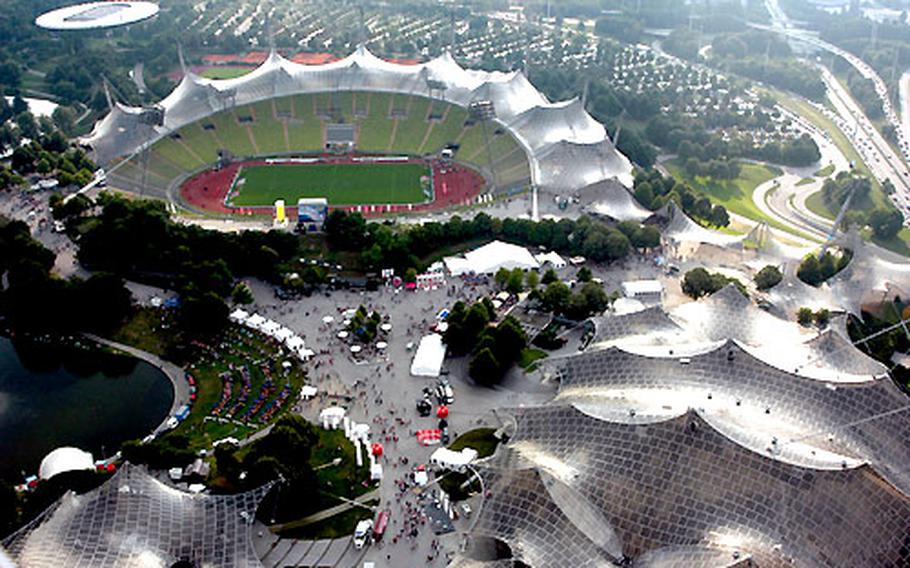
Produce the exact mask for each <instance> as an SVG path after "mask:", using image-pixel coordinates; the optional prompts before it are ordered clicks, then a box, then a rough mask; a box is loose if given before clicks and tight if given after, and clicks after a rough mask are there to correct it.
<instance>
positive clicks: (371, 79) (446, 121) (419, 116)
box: [82, 47, 632, 200]
mask: <svg viewBox="0 0 910 568" xmlns="http://www.w3.org/2000/svg"><path fill="white" fill-rule="evenodd" d="M181 63H182V62H181ZM182 66H183V68H184V75H183V79H182V80H181V81H180V83H179V84H178V85H177V87H176V88H175V89H174V90H173V92H171V94H170V95H168V96H167V97H165V98H164V99H163V100H162V101H161V102H160V103H159V104H157V105H154V106H152V107H147V108H139V107H130V106H126V105H123V104H120V103H117V102H112V104H111V112H110V113H109V114H108V115H107V116H105V117H104V118H103V119H102V120H100V121H99V122H98V123H97V124H96V125H95V128H94V129H93V131H92V133H91V134H90V135H89V136H87V137H86V138H84V139H83V140H82V142H83V143H84V145H85V146H87V147H88V148H89V149H90V151H91V153H92V155H93V157H94V159H95V160H96V161H97V162H98V163H100V164H102V165H103V166H104V167H105V168H106V170H107V171H108V183H109V184H110V185H111V186H112V187H116V188H118V189H123V190H127V191H131V192H135V193H139V194H142V195H146V196H151V197H160V198H166V199H172V200H175V199H176V197H175V196H176V195H177V191H176V190H177V189H178V188H179V186H180V184H181V183H182V182H183V181H184V180H186V179H187V178H188V177H190V176H191V175H192V174H194V173H197V172H200V171H203V170H205V169H206V168H209V167H211V166H212V165H214V164H218V163H219V162H223V161H234V160H238V159H250V158H261V157H277V156H296V155H304V154H314V153H321V152H325V151H326V145H327V138H326V131H327V128H328V127H329V126H332V125H351V126H352V127H353V128H352V129H350V130H351V131H352V132H353V133H354V134H353V137H354V140H352V149H353V150H354V151H355V152H358V153H369V154H387V155H408V156H430V155H437V154H438V153H439V152H440V151H441V150H443V149H444V148H449V149H451V150H453V151H454V155H455V160H456V161H457V162H459V163H462V164H465V165H467V166H470V167H471V168H474V169H476V170H478V171H479V172H481V173H482V175H483V176H484V178H485V179H486V183H487V185H488V187H489V188H490V189H492V190H494V191H501V192H506V191H512V190H521V189H525V188H527V187H528V186H529V185H530V186H532V187H534V188H535V190H538V189H539V190H541V191H548V190H549V191H552V192H555V193H560V194H561V193H566V192H574V191H578V190H582V189H584V188H587V187H590V186H593V185H594V184H597V183H599V182H604V181H606V180H614V181H617V182H619V183H620V184H622V185H625V186H626V187H628V186H630V185H631V181H632V180H631V171H632V166H631V164H630V162H629V161H628V160H627V159H626V158H625V157H624V156H623V155H622V154H620V153H619V152H618V151H616V149H615V148H614V147H613V145H612V143H611V142H610V140H609V138H608V136H607V133H606V131H605V129H604V127H603V126H602V125H601V124H599V123H597V122H596V121H595V120H594V119H593V118H591V116H590V115H589V114H588V113H587V112H586V111H585V109H584V107H583V105H582V104H581V102H580V101H578V100H573V101H568V102H562V103H551V102H549V101H547V100H546V98H545V97H544V96H543V95H542V94H541V93H540V92H538V91H537V90H536V89H535V88H534V87H533V86H532V85H531V83H530V82H528V80H527V78H526V77H525V76H524V75H523V74H522V73H520V72H513V73H500V72H484V71H474V70H466V69H464V68H462V67H461V66H459V65H458V64H457V63H456V62H455V60H454V59H453V58H452V57H451V55H449V54H445V55H442V56H440V57H438V58H436V59H433V60H431V61H429V62H426V63H423V64H418V65H402V64H397V63H390V62H387V61H384V60H382V59H379V58H377V57H376V56H374V55H373V54H372V53H370V52H369V51H368V50H367V49H366V48H364V47H360V48H359V49H358V50H357V51H356V52H355V53H353V54H352V55H350V56H348V57H346V58H344V59H341V60H338V61H335V62H331V63H326V64H322V65H301V64H297V63H293V62H291V61H289V60H287V59H285V58H284V57H282V56H281V55H279V54H278V53H277V52H275V51H272V52H271V53H270V54H269V56H268V58H267V59H266V60H265V62H263V63H262V64H261V65H260V66H259V67H257V68H256V69H255V70H253V71H252V72H251V73H249V74H247V75H244V76H242V77H239V78H235V79H225V80H211V79H204V78H202V77H199V76H197V75H195V74H194V73H192V72H189V71H187V70H186V65H185V64H183V65H182ZM478 104H480V105H485V106H484V108H485V109H488V110H487V111H485V114H483V115H478V114H477V113H475V112H472V111H471V109H472V108H475V107H476V105H478Z"/></svg>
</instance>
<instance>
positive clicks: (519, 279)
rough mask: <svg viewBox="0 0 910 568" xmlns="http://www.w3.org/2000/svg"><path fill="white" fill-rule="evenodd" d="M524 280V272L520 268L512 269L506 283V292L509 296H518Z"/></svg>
mask: <svg viewBox="0 0 910 568" xmlns="http://www.w3.org/2000/svg"><path fill="white" fill-rule="evenodd" d="M524 279H525V278H524V272H522V270H521V269H520V268H514V269H512V271H511V272H510V273H509V277H508V279H507V282H506V291H507V292H509V293H510V294H518V293H519V292H521V290H522V284H523V283H524Z"/></svg>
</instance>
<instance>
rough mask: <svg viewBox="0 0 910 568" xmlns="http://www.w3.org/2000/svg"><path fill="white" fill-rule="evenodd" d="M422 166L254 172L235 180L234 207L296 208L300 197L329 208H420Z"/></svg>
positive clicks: (304, 167)
mask: <svg viewBox="0 0 910 568" xmlns="http://www.w3.org/2000/svg"><path fill="white" fill-rule="evenodd" d="M429 175H430V170H429V168H427V167H426V166H423V165H420V164H343V165H315V164H314V165H281V166H252V167H245V168H243V169H242V170H241V172H240V175H239V176H238V179H237V184H238V185H237V187H238V188H239V193H238V194H237V195H235V196H234V198H233V201H232V203H233V204H234V205H236V206H256V205H271V204H272V203H274V202H275V200H277V199H284V200H285V201H286V202H287V203H289V204H293V203H296V202H297V199H299V198H301V197H325V198H327V199H328V200H329V204H330V205H359V204H385V203H393V204H399V203H420V202H423V201H426V196H425V195H424V192H423V189H422V187H421V177H423V176H429Z"/></svg>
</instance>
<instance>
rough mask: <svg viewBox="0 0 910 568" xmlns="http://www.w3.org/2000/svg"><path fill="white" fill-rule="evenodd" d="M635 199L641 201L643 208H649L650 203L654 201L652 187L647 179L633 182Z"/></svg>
mask: <svg viewBox="0 0 910 568" xmlns="http://www.w3.org/2000/svg"><path fill="white" fill-rule="evenodd" d="M635 199H636V200H637V201H638V202H639V203H641V205H642V207H644V208H645V209H651V203H652V202H653V201H654V188H653V187H652V186H651V184H650V183H648V182H647V181H643V182H642V183H636V184H635Z"/></svg>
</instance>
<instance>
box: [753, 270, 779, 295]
mask: <svg viewBox="0 0 910 568" xmlns="http://www.w3.org/2000/svg"><path fill="white" fill-rule="evenodd" d="M783 278H784V275H783V274H782V273H781V271H780V269H779V268H778V267H776V266H772V265H770V264H769V265H768V266H765V267H764V268H762V269H761V270H759V271H758V272H757V273H756V274H755V278H754V280H755V287H756V288H758V289H759V290H762V291H765V290H770V289H771V288H773V287H775V286H777V285H778V284H779V283H780V281H781V280H783Z"/></svg>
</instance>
